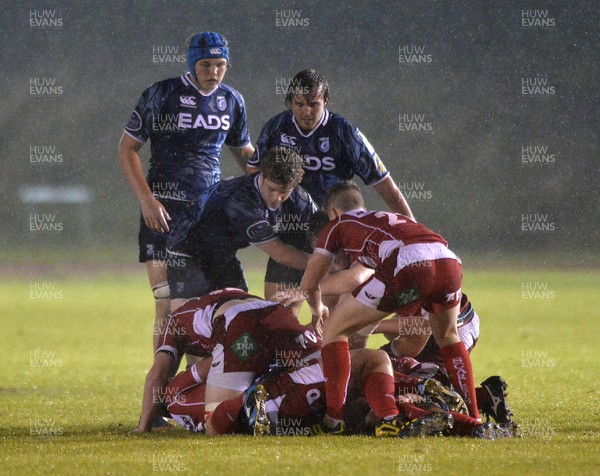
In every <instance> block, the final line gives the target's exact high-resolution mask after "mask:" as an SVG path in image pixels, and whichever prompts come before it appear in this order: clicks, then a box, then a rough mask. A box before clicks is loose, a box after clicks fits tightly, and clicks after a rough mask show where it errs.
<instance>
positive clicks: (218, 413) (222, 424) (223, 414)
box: [210, 395, 244, 435]
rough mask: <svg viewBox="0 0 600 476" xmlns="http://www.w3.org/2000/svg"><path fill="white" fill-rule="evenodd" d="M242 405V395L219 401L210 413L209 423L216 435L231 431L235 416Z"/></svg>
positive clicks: (235, 419)
mask: <svg viewBox="0 0 600 476" xmlns="http://www.w3.org/2000/svg"><path fill="white" fill-rule="evenodd" d="M243 405H244V396H243V395H240V396H239V397H236V398H232V399H231V400H225V401H224V402H221V403H220V404H219V406H218V407H217V408H215V411H214V412H213V413H212V416H211V419H210V424H211V425H212V427H213V429H214V430H215V432H216V433H217V434H218V435H225V434H228V433H233V431H234V430H235V425H236V424H237V417H238V414H239V413H240V410H241V409H242V406H243Z"/></svg>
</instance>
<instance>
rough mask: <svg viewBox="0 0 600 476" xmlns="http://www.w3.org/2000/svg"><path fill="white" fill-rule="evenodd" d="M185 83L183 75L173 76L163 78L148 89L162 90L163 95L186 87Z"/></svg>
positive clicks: (152, 90)
mask: <svg viewBox="0 0 600 476" xmlns="http://www.w3.org/2000/svg"><path fill="white" fill-rule="evenodd" d="M184 86H185V83H184V81H183V77H182V76H176V77H173V78H167V79H163V80H161V81H156V82H155V83H152V84H151V85H150V86H148V87H147V88H146V91H150V92H160V93H161V94H162V95H164V94H165V93H167V92H169V91H174V90H176V89H178V88H180V87H184Z"/></svg>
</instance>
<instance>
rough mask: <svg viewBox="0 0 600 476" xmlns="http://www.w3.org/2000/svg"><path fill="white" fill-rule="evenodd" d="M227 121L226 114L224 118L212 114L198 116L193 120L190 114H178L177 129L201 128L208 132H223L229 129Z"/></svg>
mask: <svg viewBox="0 0 600 476" xmlns="http://www.w3.org/2000/svg"><path fill="white" fill-rule="evenodd" d="M229 119H230V118H229V115H227V114H226V115H224V116H215V115H213V114H208V115H206V116H203V115H202V114H198V116H197V117H196V118H195V119H194V117H193V116H192V114H190V113H188V112H180V113H179V122H178V124H177V126H178V127H179V129H198V128H202V129H208V130H217V129H223V130H224V131H228V130H229V128H230V127H231V123H230V122H229Z"/></svg>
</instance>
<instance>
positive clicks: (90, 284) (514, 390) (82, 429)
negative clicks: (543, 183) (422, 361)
mask: <svg viewBox="0 0 600 476" xmlns="http://www.w3.org/2000/svg"><path fill="white" fill-rule="evenodd" d="M56 276H57V275H56V273H53V277H51V278H50V277H48V276H36V277H35V278H26V277H17V278H15V279H11V280H9V279H8V278H3V279H2V280H1V281H0V310H1V318H0V336H1V337H2V346H1V347H0V421H1V423H0V441H1V443H0V473H1V474H46V473H51V474H154V473H167V474H172V473H177V472H181V473H184V474H243V475H251V474H263V475H265V474H269V475H270V474H303V475H305V474H314V475H321V474H328V475H329V474H344V475H351V474H359V475H363V474H378V475H383V474H400V475H402V474H415V473H420V474H428V473H431V474H439V473H441V474H486V475H490V474H544V475H545V474H598V467H600V452H599V446H600V445H599V442H600V438H599V430H600V415H599V413H600V410H599V408H600V406H599V405H598V375H599V372H598V370H599V364H598V362H599V361H600V350H599V349H600V346H598V334H599V332H598V331H599V330H600V329H599V328H600V324H599V321H600V310H599V306H598V304H597V298H598V290H599V289H600V273H599V272H516V273H513V272H484V271H476V272H467V273H466V275H465V284H464V287H463V289H464V290H465V291H466V292H467V293H468V294H469V297H470V298H471V300H472V302H473V303H474V306H475V309H476V310H477V312H478V314H479V315H480V316H481V321H482V323H481V324H482V333H481V338H480V341H479V343H478V344H477V347H476V348H475V350H474V352H473V354H472V358H473V362H474V367H475V374H476V381H478V382H479V381H481V380H483V379H484V378H486V377H487V376H489V375H494V374H500V375H502V376H503V377H505V379H506V380H507V381H508V383H509V401H510V403H511V407H512V410H513V411H514V414H515V418H516V420H517V421H518V422H520V423H521V426H522V430H523V438H521V439H515V440H504V441H476V440H472V439H466V438H430V439H419V440H375V439H373V438H363V437H318V438H307V437H277V438H276V437H269V438H263V439H255V438H252V437H238V436H236V437H221V438H214V439H209V438H207V437H204V436H194V435H191V434H188V433H186V432H185V431H183V430H179V429H178V430H173V431H169V432H156V433H153V434H151V435H148V436H140V435H137V434H135V433H132V430H133V429H134V428H135V427H136V424H137V419H138V417H139V411H140V399H141V394H142V386H143V382H144V378H145V373H146V371H147V369H148V368H149V366H150V364H151V334H152V315H153V303H152V299H151V295H150V292H149V290H148V286H147V282H146V278H145V275H144V271H143V268H141V267H140V269H139V272H138V273H134V274H127V273H117V274H113V275H109V274H106V275H96V276H87V277H86V276H73V275H70V274H69V273H64V274H62V275H60V276H61V278H59V279H57V278H56ZM249 278H250V283H251V288H252V290H253V291H254V292H260V290H261V284H260V283H261V275H260V273H249ZM305 318H306V316H305ZM379 343H381V341H379ZM376 344H378V342H377V341H375V340H374V341H373V342H372V345H373V346H374V345H376Z"/></svg>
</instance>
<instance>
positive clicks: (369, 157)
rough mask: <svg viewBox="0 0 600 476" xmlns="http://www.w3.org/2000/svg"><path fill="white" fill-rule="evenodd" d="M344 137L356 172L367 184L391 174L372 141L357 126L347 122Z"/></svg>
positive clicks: (372, 183) (344, 127) (347, 151)
mask: <svg viewBox="0 0 600 476" xmlns="http://www.w3.org/2000/svg"><path fill="white" fill-rule="evenodd" d="M342 137H344V138H345V140H344V144H345V146H346V154H347V155H348V157H349V158H350V160H351V162H352V167H353V169H354V172H355V173H356V175H358V176H359V177H360V178H361V179H362V180H363V182H364V183H365V184H366V185H374V184H376V183H377V182H380V181H381V180H383V179H384V178H385V177H387V176H388V175H389V172H388V171H387V169H386V168H385V165H383V162H382V161H381V159H380V158H379V156H378V155H377V152H375V149H374V148H373V146H372V145H371V143H370V142H369V141H368V139H367V138H366V137H365V136H364V135H363V133H362V132H360V131H359V130H358V129H357V128H356V127H353V126H352V125H350V123H345V124H344V126H343V133H342Z"/></svg>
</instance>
